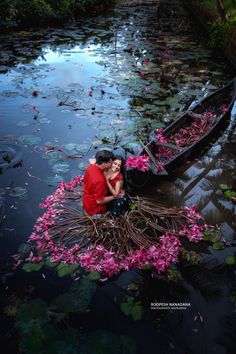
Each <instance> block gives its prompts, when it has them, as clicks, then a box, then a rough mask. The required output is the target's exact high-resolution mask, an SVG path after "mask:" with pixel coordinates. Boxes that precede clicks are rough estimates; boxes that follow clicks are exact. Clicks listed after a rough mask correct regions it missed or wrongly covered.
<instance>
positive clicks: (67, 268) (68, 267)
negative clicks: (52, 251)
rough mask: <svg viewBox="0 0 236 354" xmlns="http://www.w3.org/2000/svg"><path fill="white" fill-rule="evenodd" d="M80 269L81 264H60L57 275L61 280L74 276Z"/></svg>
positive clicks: (57, 267)
mask: <svg viewBox="0 0 236 354" xmlns="http://www.w3.org/2000/svg"><path fill="white" fill-rule="evenodd" d="M78 268H79V264H65V263H59V264H58V265H57V266H56V270H57V274H58V276H59V278H63V277H66V276H68V275H71V274H73V273H74V272H75V271H76V270H77V269H78Z"/></svg>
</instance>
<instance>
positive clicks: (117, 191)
mask: <svg viewBox="0 0 236 354" xmlns="http://www.w3.org/2000/svg"><path fill="white" fill-rule="evenodd" d="M107 186H108V188H109V191H110V192H111V194H112V195H113V197H115V198H117V197H118V195H119V194H120V192H121V189H122V187H123V181H117V182H116V185H115V188H113V187H112V185H111V183H110V182H109V180H108V179H107Z"/></svg>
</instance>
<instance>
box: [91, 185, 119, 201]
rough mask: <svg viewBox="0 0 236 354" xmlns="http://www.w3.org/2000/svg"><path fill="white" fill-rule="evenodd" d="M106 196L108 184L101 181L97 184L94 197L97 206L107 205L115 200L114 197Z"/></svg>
mask: <svg viewBox="0 0 236 354" xmlns="http://www.w3.org/2000/svg"><path fill="white" fill-rule="evenodd" d="M106 194H107V187H106V184H104V182H103V181H99V182H98V183H96V185H95V192H94V196H95V200H96V203H97V204H99V205H100V204H106V203H109V202H111V201H112V200H114V199H115V197H113V195H109V196H107V195H106Z"/></svg>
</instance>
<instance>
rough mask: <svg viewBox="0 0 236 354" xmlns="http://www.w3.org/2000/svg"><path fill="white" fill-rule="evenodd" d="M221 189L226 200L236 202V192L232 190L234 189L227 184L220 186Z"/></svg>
mask: <svg viewBox="0 0 236 354" xmlns="http://www.w3.org/2000/svg"><path fill="white" fill-rule="evenodd" d="M220 189H221V190H222V192H223V194H224V197H225V198H227V199H229V200H231V201H233V202H235V201H236V192H235V191H233V190H232V187H230V186H228V185H227V184H220Z"/></svg>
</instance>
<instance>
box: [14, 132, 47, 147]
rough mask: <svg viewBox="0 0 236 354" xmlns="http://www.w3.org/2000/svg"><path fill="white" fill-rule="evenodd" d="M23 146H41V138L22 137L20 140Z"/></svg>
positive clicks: (32, 136) (33, 136)
mask: <svg viewBox="0 0 236 354" xmlns="http://www.w3.org/2000/svg"><path fill="white" fill-rule="evenodd" d="M18 140H19V141H20V142H21V143H22V144H26V145H36V144H39V143H40V142H41V140H42V139H41V138H40V137H39V136H35V135H30V134H28V135H22V136H20V137H19V139H18Z"/></svg>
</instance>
